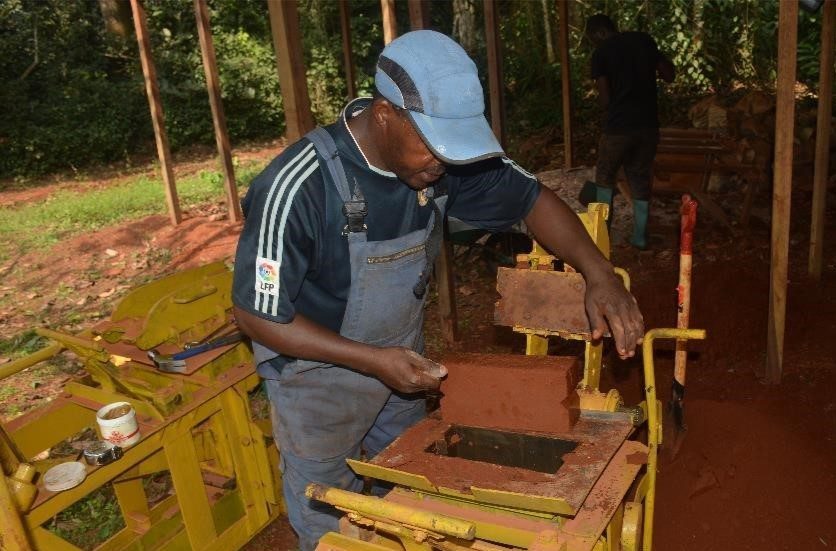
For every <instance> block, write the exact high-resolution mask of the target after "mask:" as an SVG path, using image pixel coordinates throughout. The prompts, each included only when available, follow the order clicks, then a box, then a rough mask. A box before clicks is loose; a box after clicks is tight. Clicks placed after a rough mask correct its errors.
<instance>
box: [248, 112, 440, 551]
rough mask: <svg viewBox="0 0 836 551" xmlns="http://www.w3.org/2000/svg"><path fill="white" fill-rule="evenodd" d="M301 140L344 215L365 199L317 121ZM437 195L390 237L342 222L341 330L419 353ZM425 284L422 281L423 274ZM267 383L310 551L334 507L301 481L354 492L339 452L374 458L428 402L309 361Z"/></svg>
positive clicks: (290, 494) (295, 515)
mask: <svg viewBox="0 0 836 551" xmlns="http://www.w3.org/2000/svg"><path fill="white" fill-rule="evenodd" d="M307 137H308V139H310V140H311V141H312V142H313V144H314V146H315V147H316V149H317V151H318V152H319V154H320V159H321V160H322V161H324V163H325V166H326V167H327V168H328V170H329V172H330V174H331V180H333V181H334V183H335V184H336V187H337V191H338V192H339V194H340V197H341V198H342V200H343V202H344V205H345V207H344V209H343V210H344V212H351V209H350V206H351V205H352V204H353V205H355V206H356V205H357V204H359V203H362V205H363V208H365V202H364V201H362V199H360V200H359V201H358V197H357V196H356V195H355V196H353V197H352V196H351V194H350V190H349V186H348V182H347V180H346V176H345V172H344V169H343V167H342V163H341V162H340V160H339V157H338V156H337V148H336V145H335V144H334V141H333V139H332V138H331V136H330V135H329V134H328V132H327V131H325V130H323V129H321V128H317V129H316V130H314V131H313V132H311V133H310V134H308V136H307ZM327 179H328V178H326V180H327ZM428 191H429V190H428ZM355 193H356V192H355ZM444 199H446V197H443V198H440V199H439V200H437V202H436V204H435V205H434V206H435V208H434V211H433V214H432V215H431V217H430V221H429V224H428V226H427V228H426V229H420V230H416V231H413V232H411V233H408V234H406V235H403V236H401V237H398V238H396V239H390V240H388V241H375V242H369V241H367V240H366V232H365V225H364V224H363V220H362V218H361V219H360V220H359V223H358V220H357V219H356V217H355V219H354V220H353V221H352V220H349V224H347V225H346V229H345V230H344V232H343V233H344V235H345V236H346V239H347V240H348V247H349V255H350V258H351V287H350V290H349V294H348V302H347V305H346V310H345V314H344V316H343V320H342V325H341V327H340V334H341V335H342V336H343V337H346V338H348V339H352V340H355V341H359V342H363V343H367V344H371V345H374V346H380V347H387V346H404V347H406V348H411V349H413V350H416V351H418V352H422V351H423V347H424V343H423V334H422V324H423V318H424V309H423V307H424V293H423V290H418V286H416V282H417V281H419V278H421V277H422V275H424V276H426V275H427V274H428V273H429V270H431V269H432V258H433V256H434V254H435V253H436V252H437V250H438V247H439V246H440V239H441V235H440V231H439V230H440V227H441V226H440V224H441V223H442V221H441V216H442V214H441V212H442V211H441V209H443V207H444V202H445V201H443V200H444ZM438 203H441V205H439V204H438ZM355 210H356V209H355ZM351 222H353V223H351ZM436 224H438V225H439V226H438V227H437V228H436V231H432V230H433V227H434V226H435V225H436ZM426 251H430V254H427V252H426ZM425 271H426V272H427V274H424V272H425ZM423 283H424V287H425V286H426V277H424V279H423ZM414 287H415V290H414V289H413V288H414ZM413 291H414V292H413ZM419 295H420V296H419ZM258 348H259V349H261V350H260V352H261V354H258V356H261V357H260V358H258V359H263V358H264V355H263V353H264V352H266V351H265V350H263V347H258ZM275 355H276V354H275V353H272V354H270V356H275ZM268 357H269V356H268ZM266 385H267V392H268V395H269V398H270V402H271V404H272V405H273V408H272V410H273V431H274V435H275V438H276V442H277V444H278V446H279V450H280V452H281V470H282V473H283V487H284V498H285V502H286V505H287V510H288V517H289V519H290V523H291V525H292V526H293V528H294V529H295V530H296V532H297V534H298V535H299V547H300V550H301V551H312V550H313V549H314V548H315V547H316V544H317V541H318V540H319V538H320V537H322V536H323V535H324V534H325V533H326V532H328V531H336V530H338V519H339V516H340V514H339V512H338V511H336V510H335V509H333V508H331V507H330V506H329V505H325V504H321V503H318V502H312V501H310V500H308V499H307V498H306V497H305V486H307V484H309V483H311V482H319V483H322V484H326V485H329V486H333V487H337V488H341V489H346V490H351V491H360V490H361V489H362V486H363V482H362V480H361V479H360V478H358V477H357V476H356V475H355V474H354V473H353V472H352V471H351V469H349V467H348V465H347V464H346V461H345V460H346V458H355V459H356V458H359V457H360V454H361V450H362V452H363V453H364V454H365V455H366V457H368V458H371V457H374V456H375V455H376V454H377V453H379V452H380V451H381V450H382V449H383V448H385V447H386V446H387V445H389V444H390V443H391V442H392V441H393V440H394V439H395V438H397V437H398V436H399V435H400V434H401V433H402V432H403V431H404V430H405V429H406V428H408V427H409V426H411V425H413V424H414V423H416V422H417V421H419V420H421V419H422V418H423V417H424V415H425V407H426V406H425V400H424V398H423V396H422V395H412V396H403V395H399V394H397V393H395V392H393V391H392V390H391V389H390V388H389V387H387V386H386V385H384V384H383V383H382V382H380V381H379V380H378V379H376V378H374V377H370V376H367V375H363V374H361V373H358V372H356V371H353V370H351V369H347V368H343V367H339V366H335V365H331V364H326V363H320V362H315V361H308V360H296V361H294V362H291V363H288V364H286V365H285V366H284V367H283V368H282V370H281V374H280V375H279V379H278V380H267V381H266Z"/></svg>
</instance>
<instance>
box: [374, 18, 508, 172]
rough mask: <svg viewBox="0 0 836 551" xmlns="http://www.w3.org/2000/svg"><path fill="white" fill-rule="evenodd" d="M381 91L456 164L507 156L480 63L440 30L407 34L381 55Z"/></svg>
mask: <svg viewBox="0 0 836 551" xmlns="http://www.w3.org/2000/svg"><path fill="white" fill-rule="evenodd" d="M374 83H375V87H377V91H378V92H380V94H381V95H382V96H383V97H384V98H386V99H387V100H389V101H390V102H391V103H392V104H393V105H395V106H397V107H401V108H403V109H406V110H407V113H409V117H410V119H411V120H412V123H413V126H414V127H415V129H416V130H417V131H418V134H419V135H420V136H421V138H422V139H423V140H424V143H426V144H427V147H429V148H430V150H431V151H432V152H433V153H434V154H435V155H436V156H437V157H438V158H439V159H441V160H442V161H444V162H445V163H450V164H454V165H462V164H467V163H472V162H475V161H479V160H482V159H487V158H489V157H498V156H502V155H504V154H505V153H504V152H503V151H502V146H500V145H499V142H498V141H497V140H496V136H494V134H493V131H492V130H491V127H490V125H489V124H488V121H487V120H486V119H485V99H484V96H483V93H482V84H481V83H480V82H479V74H478V72H477V70H476V64H475V63H473V60H472V59H470V57H468V55H467V53H466V52H465V51H464V49H463V48H462V47H461V46H460V45H459V44H458V43H457V42H456V41H454V40H453V39H451V38H449V37H448V36H445V35H443V34H441V33H439V32H436V31H429V30H421V31H412V32H409V33H406V34H404V35H401V36H400V37H398V38H396V39H395V40H393V41H392V42H390V43H389V44H388V45H387V46H386V48H384V49H383V52H381V54H380V57H379V58H378V60H377V71H376V73H375V76H374Z"/></svg>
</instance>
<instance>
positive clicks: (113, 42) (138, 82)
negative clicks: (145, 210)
mask: <svg viewBox="0 0 836 551" xmlns="http://www.w3.org/2000/svg"><path fill="white" fill-rule="evenodd" d="M778 1H779V0H665V1H659V0H584V1H583V2H573V3H572V9H571V11H572V13H571V21H570V37H569V38H570V48H571V52H570V53H571V73H572V82H573V90H572V95H573V100H574V102H573V105H574V106H575V110H576V113H575V116H576V118H578V119H580V120H594V119H597V116H596V113H595V111H596V107H595V103H594V100H592V98H591V97H590V95H589V94H590V91H591V89H592V86H591V83H590V82H589V79H588V74H589V56H590V54H591V49H590V47H589V45H588V44H587V43H586V42H585V40H584V38H583V26H584V22H585V20H586V18H587V17H588V16H590V15H592V14H594V13H598V12H604V13H607V14H609V15H610V16H611V17H612V19H613V20H614V21H615V22H616V23H617V25H618V26H619V27H620V28H621V29H625V30H642V31H646V32H648V33H650V34H651V35H652V36H653V37H654V38H656V40H657V42H658V44H659V46H660V48H661V49H662V51H664V52H666V53H667V54H668V56H669V57H670V58H671V59H672V60H673V62H674V63H675V65H676V66H677V70H678V75H677V80H676V82H675V83H674V84H673V85H671V86H666V87H665V89H666V90H668V91H669V92H671V93H675V94H689V95H690V94H704V93H708V92H715V91H717V92H726V91H730V90H733V89H735V88H738V87H740V86H741V85H743V86H747V87H763V88H767V89H769V88H771V87H773V86H774V81H775V75H776V55H777V15H778ZM406 4H407V3H406V2H405V1H398V2H396V3H395V7H396V19H397V21H398V31H399V32H401V33H403V32H406V31H407V30H408V28H409V17H408V11H407V5H406ZM144 5H145V8H146V12H147V15H148V27H149V32H150V41H151V45H152V48H153V56H154V62H155V66H156V69H157V77H158V82H159V87H160V92H161V96H162V104H163V109H164V112H165V119H166V130H167V133H168V138H169V143H170V145H171V147H172V149H173V150H177V149H178V148H181V147H183V146H187V145H192V144H198V143H200V144H212V143H213V141H214V136H213V126H212V118H211V113H210V109H209V102H208V97H207V91H206V86H205V76H204V72H203V66H202V60H201V55H200V48H199V44H198V37H197V30H196V26H195V17H194V9H193V5H192V2H184V1H182V0H146V1H145V2H144ZM298 6H299V14H300V25H301V35H302V40H303V47H304V55H305V64H306V69H307V77H308V85H309V93H310V98H311V107H312V109H313V112H314V115H315V118H316V120H317V121H318V122H320V123H328V122H331V121H332V120H333V119H334V118H335V117H336V115H337V113H338V112H339V110H340V109H341V108H342V106H343V105H344V104H345V102H346V99H347V86H346V82H345V71H344V67H343V62H344V61H343V51H342V40H341V29H340V21H339V4H338V3H337V2H334V1H333V0H303V1H301V2H299V3H298ZM209 7H210V12H211V13H210V23H211V30H212V36H213V41H214V45H215V51H216V54H217V55H216V57H217V64H218V72H219V79H220V86H221V93H222V96H223V103H224V110H225V113H226V119H227V125H228V128H229V132H230V140H231V141H232V143H235V142H236V141H238V140H241V139H245V138H246V139H251V138H273V137H276V136H278V135H281V134H282V133H283V132H284V124H285V121H284V113H283V107H282V99H281V93H280V87H279V82H278V76H277V71H276V65H275V58H274V54H273V45H272V38H271V33H270V26H269V18H268V14H267V8H266V5H265V3H264V2H263V1H246V2H241V1H239V0H209ZM544 7H545V11H544ZM350 8H351V14H350V15H351V40H352V49H353V56H354V65H355V69H356V80H357V83H356V84H357V88H358V94H360V95H368V94H370V93H371V91H372V88H373V77H374V71H375V61H376V57H377V54H378V53H379V51H380V49H381V48H382V46H383V40H382V28H381V27H382V26H381V9H380V2H379V0H354V1H352V2H351V4H350ZM472 8H473V9H474V11H475V20H474V24H475V29H476V41H475V46H474V47H475V50H474V51H472V52H469V53H470V54H471V55H472V56H473V57H474V59H475V61H476V63H477V66H478V67H479V69H480V74H481V76H482V78H483V82H484V83H486V80H487V72H486V69H487V63H486V53H485V47H484V24H483V21H484V19H483V15H484V14H483V12H482V3H481V2H479V1H478V0H473V2H472ZM555 11H556V9H555V3H554V2H552V1H547V2H541V1H538V0H502V1H500V2H499V3H498V13H499V21H500V27H501V36H502V42H503V50H504V53H503V61H504V77H505V88H504V93H505V99H506V105H507V120H508V122H509V133H510V134H512V135H514V134H517V135H519V134H527V133H530V132H533V131H537V130H538V129H543V128H557V127H559V126H560V125H561V124H562V120H561V118H562V114H561V99H560V65H559V61H558V60H559V56H556V59H552V60H550V59H548V56H547V55H546V52H547V48H546V40H547V38H546V36H547V35H546V27H547V24H548V27H549V28H550V32H551V37H552V41H553V42H555V44H554V48H553V49H554V51H555V53H556V54H557V53H559V52H557V47H556V46H557V44H556V41H557V33H558V27H557V24H558V22H557V16H556V13H555ZM430 13H431V15H432V24H433V28H435V29H437V30H439V31H441V32H444V33H446V34H452V32H453V20H454V16H455V14H454V13H453V3H452V2H432V3H431V5H430ZM820 26H821V10H819V12H817V13H815V14H810V13H808V12H805V11H803V10H802V11H801V13H800V15H799V28H798V78H799V80H800V81H801V82H802V83H804V84H806V85H807V87H808V88H810V89H812V90H814V89H815V87H816V83H817V81H818V70H819V67H818V57H819V47H820V46H819V36H820ZM36 57H37V63H35V62H34V61H35V59H36ZM0 82H3V86H2V87H0V104H2V105H3V113H2V116H0V178H6V177H10V176H13V177H19V178H24V177H27V178H28V177H33V176H38V175H41V174H45V173H48V172H52V171H58V170H66V169H68V168H72V169H76V168H82V167H85V166H89V165H91V164H97V163H111V162H119V161H124V160H126V159H128V158H129V157H130V156H131V155H133V154H135V153H136V152H143V151H144V152H152V151H153V150H154V147H153V132H152V126H151V121H150V115H149V109H148V104H147V99H146V96H145V89H144V83H143V79H142V74H141V71H140V64H139V57H138V51H137V45H136V40H135V37H134V36H133V35H130V36H127V37H118V36H114V35H111V34H109V33H108V32H107V31H106V29H105V21H104V18H103V16H102V14H101V12H100V9H99V5H98V2H96V1H93V0H90V1H85V2H65V1H62V0H5V1H4V2H0ZM663 103H664V100H663Z"/></svg>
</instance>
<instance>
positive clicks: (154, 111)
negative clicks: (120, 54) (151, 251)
mask: <svg viewBox="0 0 836 551" xmlns="http://www.w3.org/2000/svg"><path fill="white" fill-rule="evenodd" d="M131 11H132V12H133V16H134V29H135V30H136V41H137V43H138V44H139V61H140V63H141V64H142V76H143V78H144V79H145V93H146V94H147V95H148V107H149V108H150V109H151V123H152V124H153V125H154V139H155V141H156V142H157V157H159V159H160V171H161V172H162V176H163V184H164V185H165V201H166V204H167V205H168V217H169V218H170V219H171V223H172V224H174V225H175V226H176V225H177V224H179V223H180V222H181V221H182V220H183V215H182V213H181V212H180V200H179V199H178V197H177V188H176V187H175V186H174V170H173V169H172V167H171V151H170V150H169V147H168V136H167V135H166V133H165V117H164V116H163V106H162V102H161V101H160V88H159V86H158V85H157V70H156V69H155V68H154V58H153V56H152V52H151V42H150V40H149V39H148V23H147V22H146V19H145V9H144V8H143V7H142V4H140V0H131Z"/></svg>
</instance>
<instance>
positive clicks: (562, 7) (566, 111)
mask: <svg viewBox="0 0 836 551" xmlns="http://www.w3.org/2000/svg"><path fill="white" fill-rule="evenodd" d="M557 8H558V10H557V11H558V17H559V18H560V25H559V27H558V42H559V46H560V83H561V85H562V89H563V90H562V93H561V99H562V103H563V166H564V167H565V168H572V165H573V164H574V159H573V154H572V77H571V74H570V72H569V68H570V67H569V0H557Z"/></svg>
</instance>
